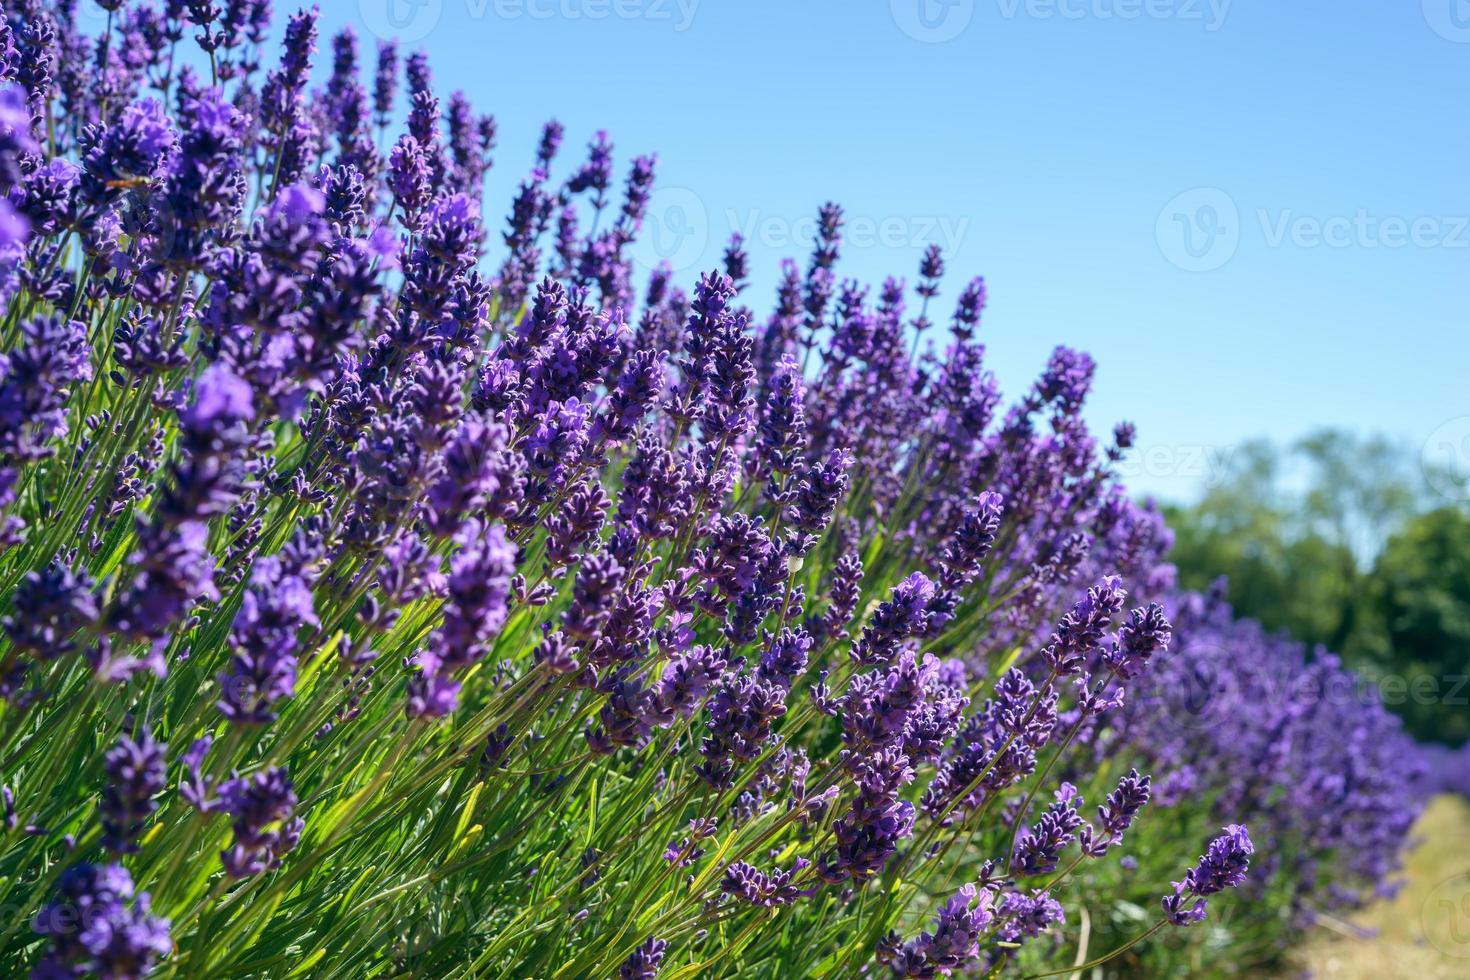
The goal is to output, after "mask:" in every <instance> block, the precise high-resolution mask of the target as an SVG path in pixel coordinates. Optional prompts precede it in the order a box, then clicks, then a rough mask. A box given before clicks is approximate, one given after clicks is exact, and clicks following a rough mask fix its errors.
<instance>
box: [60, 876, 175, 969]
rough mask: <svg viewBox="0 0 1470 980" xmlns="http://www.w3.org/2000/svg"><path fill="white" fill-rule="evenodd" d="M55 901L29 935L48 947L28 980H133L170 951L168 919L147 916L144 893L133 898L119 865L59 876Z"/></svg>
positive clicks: (147, 901) (131, 887)
mask: <svg viewBox="0 0 1470 980" xmlns="http://www.w3.org/2000/svg"><path fill="white" fill-rule="evenodd" d="M56 892H57V897H56V900H55V901H53V902H52V903H51V904H50V905H47V906H46V907H45V908H44V909H42V910H41V911H40V912H38V913H37V914H36V917H35V919H34V920H33V921H32V923H31V929H32V931H34V932H35V933H36V934H37V935H38V936H42V937H44V938H45V939H46V941H47V946H46V953H45V955H44V956H43V957H42V958H41V960H40V961H39V962H38V963H37V964H36V967H35V970H34V971H33V972H32V974H31V975H32V976H33V977H44V978H52V977H74V976H81V975H83V974H95V975H97V976H99V977H108V978H112V980H138V978H141V977H144V976H147V975H148V974H149V973H151V972H153V968H154V966H155V965H157V963H158V961H159V960H160V959H162V958H163V957H165V956H167V955H168V954H169V953H170V952H172V951H173V941H172V940H171V939H170V938H169V924H168V920H167V919H161V918H158V917H157V916H154V915H150V914H149V911H150V903H149V899H148V893H147V892H139V893H136V894H135V893H134V889H133V879H132V876H131V875H129V874H128V871H127V869H126V868H124V867H123V866H122V865H120V864H108V865H100V866H99V865H92V864H79V865H77V866H76V867H73V868H69V869H67V870H66V871H64V872H62V875H61V878H60V879H59V880H58V881H57V883H56Z"/></svg>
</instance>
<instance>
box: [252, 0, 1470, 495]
mask: <svg viewBox="0 0 1470 980" xmlns="http://www.w3.org/2000/svg"><path fill="white" fill-rule="evenodd" d="M277 7H278V9H285V8H286V7H287V5H286V4H284V3H280V2H278V4H277ZM322 7H323V22H324V27H325V28H326V29H327V30H328V31H333V30H335V29H337V28H339V27H340V26H341V25H343V24H348V23H350V24H352V25H353V26H354V27H355V28H356V29H357V30H358V33H359V34H360V35H361V36H362V38H363V40H364V42H371V41H372V40H373V39H374V38H375V37H376V36H395V35H396V36H398V37H399V38H400V40H402V41H403V42H406V43H408V44H409V45H410V46H411V47H423V48H425V49H427V50H428V51H429V52H430V54H431V56H432V59H433V64H434V68H435V78H436V84H437V85H438V86H439V87H442V88H443V89H444V91H446V92H447V91H449V90H450V89H453V88H461V89H464V90H465V91H466V92H467V93H468V94H469V95H470V96H471V98H472V100H473V101H474V102H475V104H476V105H477V107H478V108H479V109H481V110H482V111H492V112H494V113H495V114H496V115H497V117H498V118H499V120H500V124H501V126H500V131H501V139H500V149H499V151H498V153H497V163H496V168H495V170H494V171H493V172H492V174H491V185H490V189H489V192H488V195H487V211H488V212H490V214H489V217H491V218H492V219H493V220H495V221H499V220H501V217H502V216H503V213H504V210H505V207H506V206H507V205H508V203H509V200H510V197H511V194H512V191H513V189H514V186H515V183H516V182H517V181H518V180H519V179H520V178H521V177H522V176H523V175H524V173H525V172H526V170H527V169H528V168H529V166H530V164H531V160H532V153H533V149H534V143H535V140H536V138H537V136H538V133H539V127H540V124H541V123H542V122H543V121H544V120H545V119H547V118H550V117H552V116H555V117H556V118H559V119H560V120H561V121H562V122H564V123H565V124H566V125H567V146H566V149H565V150H564V155H565V156H566V157H567V159H564V160H563V161H562V164H563V166H564V167H565V166H570V165H571V164H572V162H573V161H572V160H571V159H570V158H571V157H574V156H577V155H579V154H580V153H581V151H582V147H583V145H584V144H585V142H586V141H587V139H588V138H589V137H590V136H591V135H592V133H593V132H594V131H595V130H597V129H599V128H605V129H607V130H608V131H609V132H610V134H611V136H612V138H613V140H614V142H615V144H616V146H617V150H618V154H619V180H621V179H622V176H623V172H624V167H623V165H624V164H625V163H626V160H627V158H628V157H629V156H631V155H632V154H635V153H642V152H650V151H653V152H657V153H658V155H659V183H660V184H661V185H662V187H663V188H664V190H662V191H660V192H659V194H658V195H656V196H655V199H654V202H653V210H652V213H651V215H650V228H649V233H650V234H651V235H652V236H656V237H654V238H652V239H651V244H650V245H649V246H647V247H645V248H644V250H643V251H642V252H640V255H641V256H643V257H646V258H648V259H649V260H652V259H655V258H657V257H658V254H656V253H655V246H656V247H657V249H658V250H661V253H662V255H663V256H665V257H668V258H670V259H672V260H673V261H674V262H675V264H676V265H677V266H679V267H680V268H681V269H682V270H683V277H684V278H685V279H686V281H692V279H693V277H694V276H695V275H696V274H697V272H698V271H699V270H700V269H703V268H708V267H712V266H713V265H715V264H716V263H717V262H718V259H719V254H720V251H721V249H722V247H723V243H724V240H725V239H726V238H727V237H728V235H729V233H730V231H732V230H739V231H744V232H745V233H746V238H747V239H748V243H749V247H750V251H751V255H752V267H753V277H752V278H753V287H752V288H753V293H751V294H750V296H751V299H752V303H753V304H754V305H756V306H757V308H758V309H765V308H766V307H767V306H768V304H769V301H770V299H771V298H772V296H773V289H774V282H775V276H776V272H777V268H778V265H779V261H780V259H781V258H782V257H783V256H787V255H791V256H805V254H806V252H807V251H808V243H809V240H810V234H811V215H812V214H813V213H814V212H815V209H816V207H817V205H818V204H820V203H821V202H822V201H824V200H827V199H832V200H836V201H838V202H840V203H842V204H843V205H844V206H845V208H846V209H847V214H848V218H849V230H848V245H847V248H846V251H845V253H844V256H843V261H842V264H841V266H840V268H839V272H841V273H843V274H847V275H853V276H858V277H861V278H865V279H868V280H872V281H874V282H875V283H876V282H878V281H881V279H882V278H883V276H885V275H887V274H890V273H895V274H903V275H906V276H908V277H909V278H910V279H911V280H912V277H913V275H914V272H915V269H916V266H917V262H918V258H919V255H920V254H921V252H922V251H923V248H924V246H925V245H927V244H928V243H930V242H938V243H939V244H941V245H942V246H944V247H945V250H946V253H947V258H948V264H949V269H950V274H949V276H948V278H947V280H946V284H947V287H948V288H947V289H946V291H945V293H944V294H943V295H942V296H941V305H942V308H943V311H944V312H947V308H948V304H949V303H950V302H951V301H952V300H953V297H954V296H955V294H956V293H957V291H958V289H959V287H960V285H961V284H962V283H963V281H964V279H965V278H968V277H969V276H970V275H974V274H981V275H984V276H985V277H986V279H987V282H988V284H989V287H990V299H991V301H990V307H989V309H988V310H987V312H986V315H985V319H984V322H983V327H982V335H983V339H984V340H985V341H986V342H987V343H988V345H989V350H990V360H991V364H992V367H993V368H994V369H995V371H996V372H997V374H998V375H999V376H1000V379H1001V381H1002V383H1003V385H1004V387H1005V389H1006V391H1007V392H1008V393H1016V392H1018V391H1019V390H1020V389H1021V388H1022V387H1023V386H1025V385H1026V384H1028V383H1029V381H1030V379H1031V377H1032V376H1033V375H1034V374H1035V373H1036V372H1037V371H1038V370H1039V369H1040V367H1041V366H1042V364H1043V363H1044V362H1045V359H1046V355H1047V353H1048V351H1049V350H1050V348H1051V347H1052V346H1053V345H1054V344H1056V343H1067V344H1070V345H1073V346H1077V347H1081V348H1083V349H1085V350H1088V351H1090V352H1091V353H1092V354H1093V355H1094V356H1095V357H1096V358H1097V360H1098V362H1099V365H1100V366H1099V372H1098V381H1097V387H1096V394H1095V396H1094V399H1093V404H1092V409H1091V417H1092V418H1093V419H1094V421H1095V422H1096V423H1097V424H1098V425H1099V426H1102V425H1108V424H1111V422H1112V421H1114V420H1117V419H1121V418H1128V419H1131V420H1132V421H1134V422H1135V423H1136V424H1137V425H1138V428H1139V432H1140V454H1139V456H1138V457H1137V459H1138V461H1137V462H1135V464H1134V468H1133V469H1134V471H1133V473H1132V474H1131V478H1130V483H1131V484H1132V485H1133V486H1134V487H1135V488H1137V489H1140V490H1144V491H1148V492H1156V493H1159V494H1162V495H1164V496H1169V497H1187V496H1190V495H1192V494H1193V493H1194V492H1195V491H1196V490H1197V488H1198V487H1199V486H1200V485H1201V484H1202V483H1203V482H1204V481H1206V480H1208V478H1209V474H1210V472H1211V468H1212V466H1213V465H1214V463H1213V462H1212V461H1218V460H1219V459H1220V458H1221V456H1222V454H1228V453H1229V452H1230V451H1231V447H1233V446H1235V445H1237V444H1238V443H1239V442H1240V441H1241V440H1243V439H1247V438H1249V437H1252V436H1257V435H1265V436H1271V437H1274V438H1276V439H1279V440H1290V439H1293V438H1295V437H1297V436H1299V435H1302V434H1304V433H1306V432H1308V431H1310V430H1312V429H1314V428H1316V427H1320V426H1324V425H1333V426H1341V427H1346V428H1349V429H1353V430H1356V431H1360V432H1365V433H1366V432H1385V433H1388V434H1391V435H1394V436H1396V437H1400V438H1402V439H1404V440H1407V441H1410V442H1412V443H1413V444H1414V445H1416V446H1417V445H1426V444H1428V445H1429V446H1430V447H1431V451H1433V447H1435V446H1439V447H1443V446H1445V445H1454V446H1457V447H1459V449H1458V450H1457V451H1459V452H1464V453H1470V420H1467V419H1466V418H1465V417H1466V416H1470V181H1467V177H1470V112H1467V106H1470V0H1391V2H1384V0H1357V2H1343V0H826V2H816V0H328V2H324V3H322ZM363 46H364V49H365V53H367V52H369V51H371V44H370V43H364V45H363ZM322 57H323V59H325V58H326V57H327V49H326V45H325V44H324V45H323V54H322ZM1457 420H1458V421H1457Z"/></svg>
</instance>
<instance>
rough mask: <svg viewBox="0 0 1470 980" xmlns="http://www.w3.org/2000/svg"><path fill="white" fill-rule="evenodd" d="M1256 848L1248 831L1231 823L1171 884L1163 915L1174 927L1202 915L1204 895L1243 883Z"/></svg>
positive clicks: (1185, 923) (1184, 924)
mask: <svg viewBox="0 0 1470 980" xmlns="http://www.w3.org/2000/svg"><path fill="white" fill-rule="evenodd" d="M1255 851H1256V849H1255V846H1254V845H1253V844H1252V843H1251V838H1250V834H1249V833H1248V832H1247V831H1246V829H1245V827H1243V826H1241V825H1240V824H1231V825H1230V826H1228V827H1226V828H1225V832H1224V833H1223V834H1221V835H1220V836H1219V837H1216V838H1215V839H1214V840H1212V841H1210V846H1209V847H1208V848H1207V849H1206V850H1205V853H1204V854H1203V855H1202V856H1201V857H1200V859H1199V862H1198V863H1197V864H1196V865H1195V866H1194V867H1193V868H1191V869H1189V871H1188V872H1187V873H1186V874H1185V876H1184V880H1183V881H1176V882H1175V883H1174V891H1173V893H1172V894H1170V895H1166V896H1165V897H1164V899H1163V908H1164V914H1165V915H1166V916H1167V917H1168V919H1169V921H1170V922H1171V923H1173V924H1174V925H1176V926H1189V925H1193V924H1194V923H1196V922H1199V921H1201V920H1203V919H1204V917H1205V909H1206V906H1207V905H1208V902H1207V897H1208V896H1210V895H1214V894H1217V893H1218V892H1222V891H1224V890H1225V889H1227V888H1237V887H1239V886H1240V885H1242V884H1244V882H1245V879H1246V872H1247V871H1249V869H1250V858H1251V855H1252V854H1254V853H1255Z"/></svg>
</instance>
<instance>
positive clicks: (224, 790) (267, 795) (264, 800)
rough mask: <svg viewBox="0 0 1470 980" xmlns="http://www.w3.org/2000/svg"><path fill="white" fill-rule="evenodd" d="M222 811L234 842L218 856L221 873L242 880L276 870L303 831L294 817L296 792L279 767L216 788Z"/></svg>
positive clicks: (299, 822) (303, 824)
mask: <svg viewBox="0 0 1470 980" xmlns="http://www.w3.org/2000/svg"><path fill="white" fill-rule="evenodd" d="M219 798H220V803H221V807H222V809H223V810H224V811H225V812H226V813H228V814H229V815H230V817H231V821H232V824H231V825H232V827H233V829H234V832H235V839H234V841H233V843H232V844H231V846H230V848H229V849H228V850H226V851H222V852H221V853H220V860H221V861H222V862H223V863H224V866H225V872H226V873H227V874H229V875H231V876H232V877H235V878H246V877H249V876H250V875H256V874H260V873H261V872H262V871H267V870H270V869H273V868H277V867H280V864H281V859H282V858H284V857H285V856H286V854H287V853H289V852H290V851H291V849H292V848H294V847H295V846H296V845H297V843H298V842H300V840H301V832H302V830H303V829H304V828H305V823H304V821H302V819H301V818H300V817H298V816H296V790H295V788H294V787H293V786H292V785H291V778H290V777H289V776H288V775H287V774H286V770H285V769H284V768H282V767H280V766H273V767H271V768H270V769H265V770H261V771H260V772H257V773H254V774H253V775H250V776H237V777H235V778H234V779H230V780H228V781H226V782H225V783H223V784H222V785H221V786H220V788H219Z"/></svg>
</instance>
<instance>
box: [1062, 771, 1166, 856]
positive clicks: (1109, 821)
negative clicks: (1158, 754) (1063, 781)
mask: <svg viewBox="0 0 1470 980" xmlns="http://www.w3.org/2000/svg"><path fill="white" fill-rule="evenodd" d="M1151 793H1152V790H1151V786H1150V780H1149V777H1147V776H1139V775H1138V770H1137V769H1130V770H1129V771H1128V773H1127V775H1125V776H1124V777H1123V778H1122V779H1120V780H1118V788H1117V789H1115V790H1113V791H1112V792H1111V793H1109V794H1108V798H1107V802H1106V803H1105V804H1103V805H1102V806H1100V807H1098V808H1097V821H1098V822H1097V827H1096V829H1094V828H1093V826H1092V825H1090V824H1089V825H1088V826H1086V827H1083V828H1082V832H1081V835H1080V839H1081V842H1082V851H1083V853H1084V854H1086V855H1087V856H1088V857H1102V856H1103V855H1104V854H1106V853H1107V851H1108V848H1110V847H1114V846H1116V845H1117V844H1120V843H1122V840H1123V834H1124V832H1125V831H1127V830H1128V828H1129V827H1130V826H1132V824H1133V820H1134V818H1135V817H1137V816H1138V811H1140V810H1142V809H1143V808H1144V807H1145V806H1146V805H1148V801H1149V797H1150V796H1151Z"/></svg>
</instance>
